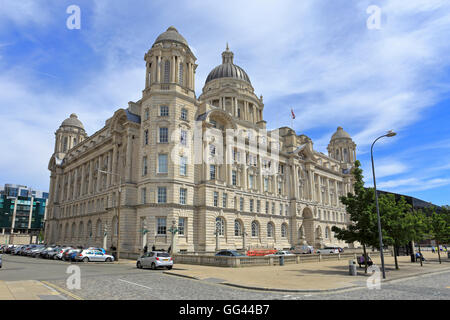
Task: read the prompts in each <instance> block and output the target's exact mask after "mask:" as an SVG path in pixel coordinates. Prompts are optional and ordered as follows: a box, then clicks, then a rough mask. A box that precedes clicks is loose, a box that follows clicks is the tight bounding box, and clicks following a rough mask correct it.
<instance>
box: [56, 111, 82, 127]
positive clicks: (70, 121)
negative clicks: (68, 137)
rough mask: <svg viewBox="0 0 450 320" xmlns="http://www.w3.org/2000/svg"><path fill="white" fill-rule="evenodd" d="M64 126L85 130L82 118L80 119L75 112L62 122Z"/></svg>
mask: <svg viewBox="0 0 450 320" xmlns="http://www.w3.org/2000/svg"><path fill="white" fill-rule="evenodd" d="M63 126H71V127H77V128H81V129H83V130H84V126H83V124H82V123H81V121H80V120H78V117H77V115H76V114H75V113H72V114H71V115H70V117H69V118H67V119H66V120H64V121H63V122H62V123H61V127H63Z"/></svg>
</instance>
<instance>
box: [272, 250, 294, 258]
mask: <svg viewBox="0 0 450 320" xmlns="http://www.w3.org/2000/svg"><path fill="white" fill-rule="evenodd" d="M280 256H285V257H286V256H295V254H293V253H291V252H290V251H286V250H279V251H277V252H275V253H272V254H268V255H267V256H266V257H280Z"/></svg>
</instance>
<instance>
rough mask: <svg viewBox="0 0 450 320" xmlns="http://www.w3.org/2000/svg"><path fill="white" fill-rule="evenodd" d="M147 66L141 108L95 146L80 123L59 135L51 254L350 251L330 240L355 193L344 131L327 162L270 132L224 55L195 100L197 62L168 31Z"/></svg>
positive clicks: (116, 119) (246, 84) (97, 137)
mask: <svg viewBox="0 0 450 320" xmlns="http://www.w3.org/2000/svg"><path fill="white" fill-rule="evenodd" d="M144 60H145V68H146V72H145V81H144V79H143V84H144V85H143V90H142V97H141V99H139V100H138V101H130V102H129V103H128V106H125V107H124V108H119V109H118V110H115V111H114V113H113V114H112V116H111V117H110V118H109V119H106V121H105V125H104V126H103V127H102V128H101V129H100V130H98V131H97V132H95V133H93V134H92V135H90V136H88V135H87V134H86V132H85V130H84V127H83V124H82V123H81V122H80V120H79V119H78V117H77V116H76V115H75V114H72V115H70V117H69V118H68V119H66V120H64V121H63V123H62V124H61V126H60V127H59V129H58V130H57V131H56V134H55V135H56V137H55V149H54V154H53V155H52V156H51V159H50V162H49V170H50V172H51V176H50V198H49V206H48V214H47V220H46V225H45V238H46V240H45V241H46V242H47V243H54V244H66V245H75V246H78V245H81V246H100V247H102V246H105V245H106V247H107V248H106V249H109V248H110V247H111V246H115V247H119V248H120V252H121V257H123V258H126V257H130V258H135V257H136V256H138V255H139V254H140V253H141V252H142V249H143V247H144V246H145V245H147V246H148V247H151V246H153V245H155V247H157V248H159V249H168V248H169V247H171V248H172V249H173V250H174V251H175V252H179V251H184V252H214V251H215V250H218V249H250V248H276V249H286V248H290V247H292V246H295V245H302V244H309V245H313V246H314V247H316V248H317V247H322V246H325V245H338V246H341V247H346V246H348V245H347V244H345V243H343V242H341V241H339V240H337V239H336V238H335V237H334V235H333V234H332V232H331V227H332V226H333V225H338V226H341V227H342V226H345V225H347V224H349V223H350V222H349V220H348V216H347V214H346V213H345V208H344V206H343V205H342V204H341V203H340V202H339V196H341V195H344V194H347V192H351V191H352V189H353V187H352V179H351V176H350V174H349V169H350V168H351V166H352V164H353V162H354V160H355V159H356V151H355V150H356V145H355V144H354V142H353V141H352V139H351V137H350V135H349V134H348V133H346V132H345V131H343V129H342V128H341V127H339V128H338V130H337V132H336V133H335V134H334V135H333V137H332V138H331V141H330V144H329V145H328V155H325V154H323V153H321V152H318V151H316V150H314V147H313V141H312V140H311V139H310V138H309V137H307V136H306V135H304V134H300V135H299V134H297V133H296V132H295V131H294V130H292V129H291V128H288V127H283V128H279V129H276V130H271V131H267V130H266V121H265V120H264V103H263V99H262V96H259V97H258V95H257V94H256V93H255V89H254V88H253V86H252V83H251V81H250V77H249V76H248V74H247V73H246V72H245V70H244V69H243V68H242V67H240V66H238V65H237V64H235V57H234V53H233V52H232V51H231V50H230V48H229V46H228V44H227V45H226V49H225V51H223V52H222V59H221V60H222V61H221V62H222V63H221V64H219V65H218V66H216V67H214V68H212V70H211V72H210V73H209V74H208V76H207V78H206V80H205V82H204V86H203V88H202V90H201V95H200V96H199V97H198V98H197V97H196V94H195V70H196V68H197V64H196V57H195V55H194V54H193V52H192V50H191V48H190V47H189V44H188V42H187V41H186V39H185V38H184V37H183V36H182V35H181V34H180V33H179V32H178V30H177V29H176V28H175V27H169V28H168V29H167V30H166V31H165V32H163V33H161V34H160V35H159V36H158V37H157V38H156V40H155V41H154V43H153V44H152V45H151V47H150V49H149V50H148V52H147V53H145V55H144ZM218 62H220V60H219V59H218ZM286 110H289V108H288V107H286ZM287 112H288V111H287ZM228 129H231V130H232V132H233V134H234V136H233V137H232V139H231V140H228V138H227V135H226V132H227V130H228ZM210 132H214V134H213V135H210V134H209V133H210ZM238 138H242V140H243V141H244V144H242V145H239V144H236V143H235V142H236V141H237V139H238ZM253 142H255V143H256V144H257V145H258V147H259V148H260V149H261V148H262V149H264V148H269V146H270V148H275V149H276V150H278V153H277V154H278V158H271V157H269V156H267V154H265V153H260V152H256V151H255V150H253V149H252V148H250V144H251V143H253ZM198 159H200V160H201V161H197V160H198ZM119 189H120V190H121V193H120V194H121V199H120V204H121V206H120V212H121V213H120V223H119V215H118V205H119V199H118V197H119V192H118V191H119ZM175 228H176V229H177V230H178V233H176V234H175V235H174V236H173V238H172V234H171V232H170V230H173V229H175ZM119 234H120V243H118V241H119V237H118V236H119Z"/></svg>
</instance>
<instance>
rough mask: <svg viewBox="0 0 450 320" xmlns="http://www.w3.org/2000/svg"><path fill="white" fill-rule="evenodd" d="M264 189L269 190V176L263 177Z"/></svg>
mask: <svg viewBox="0 0 450 320" xmlns="http://www.w3.org/2000/svg"><path fill="white" fill-rule="evenodd" d="M264 191H265V192H268V191H269V178H264Z"/></svg>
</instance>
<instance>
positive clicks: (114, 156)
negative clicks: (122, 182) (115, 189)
mask: <svg viewBox="0 0 450 320" xmlns="http://www.w3.org/2000/svg"><path fill="white" fill-rule="evenodd" d="M112 172H113V173H117V144H116V143H114V147H113V152H112ZM116 177H117V176H116V175H115V174H111V180H110V181H111V184H113V185H114V184H115V183H116V181H117V180H116Z"/></svg>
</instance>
